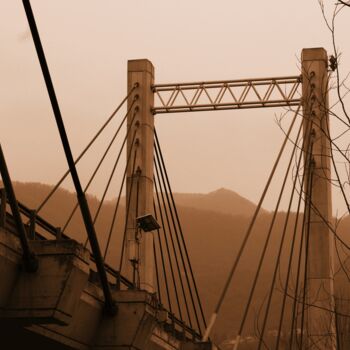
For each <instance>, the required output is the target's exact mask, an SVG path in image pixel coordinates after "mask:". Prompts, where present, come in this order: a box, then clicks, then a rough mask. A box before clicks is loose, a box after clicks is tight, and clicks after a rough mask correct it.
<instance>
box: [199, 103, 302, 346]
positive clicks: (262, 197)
mask: <svg viewBox="0 0 350 350" xmlns="http://www.w3.org/2000/svg"><path fill="white" fill-rule="evenodd" d="M300 107H301V105H298V108H297V109H296V111H295V114H294V117H293V120H292V122H291V125H290V127H289V129H288V132H287V134H286V137H285V139H284V141H283V144H282V146H281V149H280V151H279V153H278V156H277V159H276V161H275V164H274V166H273V168H272V171H271V173H270V176H269V178H268V180H267V183H266V185H265V188H264V191H263V193H262V195H261V198H260V200H259V203H258V205H257V207H256V209H255V212H254V215H253V217H252V219H251V222H250V224H249V227H248V229H247V231H246V234H245V236H244V239H243V242H242V243H241V246H240V249H239V251H238V254H237V257H236V259H235V260H234V263H233V266H232V268H231V270H230V273H229V275H228V278H227V280H226V283H225V286H224V289H223V291H222V292H221V294H220V297H219V300H218V303H217V305H216V307H215V310H214V312H213V314H212V316H211V318H210V322H209V325H208V327H207V329H206V330H205V333H204V336H203V341H207V340H208V337H209V334H210V331H211V329H212V328H213V326H214V324H215V321H216V318H217V315H218V313H219V311H220V309H221V305H222V303H223V301H224V298H225V296H226V293H227V290H228V288H229V286H230V283H231V280H232V277H233V275H234V273H235V271H236V268H237V265H238V263H239V261H240V259H241V256H242V254H243V251H244V248H245V246H246V243H247V241H248V238H249V236H250V234H251V232H252V229H253V226H254V224H255V221H256V218H257V216H258V214H259V211H260V209H261V206H262V203H263V201H264V199H265V195H266V193H267V190H268V189H269V187H270V184H271V181H272V178H273V176H274V174H275V171H276V168H277V166H278V164H279V161H280V159H281V156H282V153H283V151H284V148H285V146H286V144H287V141H288V139H289V135H290V133H291V131H292V129H293V126H294V123H295V121H296V118H297V115H298V112H299V109H300Z"/></svg>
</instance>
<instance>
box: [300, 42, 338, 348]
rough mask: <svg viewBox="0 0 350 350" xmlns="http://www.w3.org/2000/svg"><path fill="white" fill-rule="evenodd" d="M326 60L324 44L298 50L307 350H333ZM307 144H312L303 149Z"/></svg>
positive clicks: (334, 337) (331, 238)
mask: <svg viewBox="0 0 350 350" xmlns="http://www.w3.org/2000/svg"><path fill="white" fill-rule="evenodd" d="M327 61H328V59H327V52H326V51H325V50H324V49H323V48H312V49H304V50H303V51H302V75H303V92H302V99H303V113H304V128H303V129H304V138H305V143H304V144H305V146H304V150H305V171H306V174H309V173H310V172H312V174H313V175H312V182H311V184H312V186H308V181H307V180H306V181H305V184H304V186H305V191H306V197H307V198H309V199H310V201H309V202H308V208H307V210H306V211H305V215H306V217H307V218H308V217H310V221H308V219H306V220H305V225H306V227H305V228H306V230H305V232H309V245H308V246H309V248H308V268H307V298H306V302H307V305H306V308H305V309H306V310H307V320H306V334H305V337H306V340H305V341H304V344H305V346H308V349H324V350H326V349H327V350H329V349H336V333H335V315H334V313H333V311H334V293H333V271H334V269H333V240H334V237H333V235H332V232H331V231H330V229H329V226H328V225H327V222H329V223H330V224H331V225H332V223H331V221H332V201H331V182H330V178H331V168H330V141H329V137H328V134H329V116H328V90H327V89H328V72H327ZM310 142H311V144H312V148H311V151H310V152H307V148H308V145H309V144H310ZM309 150H310V148H309ZM307 153H309V154H307ZM310 153H311V154H310ZM308 210H310V213H308ZM308 229H309V231H308Z"/></svg>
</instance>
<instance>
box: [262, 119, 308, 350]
mask: <svg viewBox="0 0 350 350" xmlns="http://www.w3.org/2000/svg"><path fill="white" fill-rule="evenodd" d="M302 125H303V123H301V125H300V130H299V133H300V131H301V128H302ZM299 133H298V137H297V140H296V142H295V146H294V149H293V152H292V157H291V160H290V163H289V166H288V167H290V165H291V163H292V158H293V157H294V153H295V151H296V145H297V143H298V138H299ZM300 159H301V155H300ZM288 173H289V169H288ZM287 175H288V174H286V177H287ZM284 181H286V178H285V180H284ZM295 181H296V180H295ZM284 184H285V182H284ZM293 199H294V187H293V189H292V193H291V196H290V200H289V205H288V210H287V214H286V218H285V221H284V227H283V231H282V236H281V241H280V246H279V250H278V254H277V258H276V263H275V269H274V272H273V277H272V282H271V286H270V291H269V296H268V299H267V304H266V310H265V315H264V321H263V326H262V330H261V334H260V342H259V347H258V350H260V348H261V345H262V339H263V337H264V333H265V328H266V324H267V319H268V315H269V311H270V306H271V301H272V295H273V291H274V286H275V281H276V276H277V271H278V268H279V266H280V259H281V254H282V250H283V245H284V241H285V237H286V232H287V227H288V223H289V217H290V211H291V207H292V203H293ZM279 200H280V198H279Z"/></svg>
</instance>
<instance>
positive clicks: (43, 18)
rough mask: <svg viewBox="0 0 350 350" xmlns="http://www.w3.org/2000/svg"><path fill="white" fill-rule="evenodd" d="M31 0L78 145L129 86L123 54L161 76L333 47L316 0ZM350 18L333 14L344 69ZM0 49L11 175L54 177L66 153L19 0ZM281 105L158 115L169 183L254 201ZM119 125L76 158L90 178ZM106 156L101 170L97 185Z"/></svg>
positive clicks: (3, 11) (7, 17) (255, 67)
mask: <svg viewBox="0 0 350 350" xmlns="http://www.w3.org/2000/svg"><path fill="white" fill-rule="evenodd" d="M327 2H328V3H329V4H330V6H332V5H333V4H334V2H335V1H334V0H331V1H327ZM31 3H32V7H33V11H34V14H35V17H36V20H37V25H38V29H39V32H40V35H41V38H42V42H43V46H44V50H45V52H46V56H47V60H48V64H49V68H50V71H51V74H52V78H53V82H54V85H55V88H56V93H57V96H58V100H59V103H60V107H61V111H62V115H63V118H64V122H65V125H66V129H67V132H68V135H69V138H70V142H71V146H72V150H73V153H74V154H75V155H78V154H79V152H80V151H81V150H82V149H83V148H84V146H85V145H86V144H87V143H88V141H89V140H90V139H91V137H92V136H93V134H94V133H95V132H96V131H97V129H98V128H99V127H100V125H102V124H103V122H104V121H105V120H106V119H107V117H108V116H109V114H110V113H111V112H112V110H113V109H114V108H115V107H116V105H117V104H118V103H119V101H120V100H121V99H122V98H123V97H124V96H125V94H126V69H127V60H128V59H135V58H148V59H150V60H151V61H152V62H153V64H154V66H155V76H156V82H158V83H167V82H185V81H197V80H200V81H203V80H217V79H239V78H252V77H269V76H284V75H295V74H299V70H298V59H299V56H300V52H301V50H302V48H304V47H319V46H323V47H325V48H326V49H327V50H328V52H329V53H331V51H332V50H331V37H330V34H329V32H328V31H327V29H326V26H325V24H324V22H323V19H322V16H321V12H320V9H319V5H318V2H317V0H307V1H305V0H294V1H286V0H265V1H257V0H255V1H234V0H226V1H223V0H218V1H208V0H176V1H175V0H174V1H169V0H148V1H146V0H143V1H141V0H134V1H117V0H104V1H97V0H91V1H86V0H60V1H58V0H56V1H54V0H32V1H31ZM349 21H350V11H349V10H347V9H345V10H344V13H342V14H341V15H340V17H339V22H338V26H337V28H338V36H337V40H338V46H339V48H340V49H341V51H342V52H343V61H342V63H343V64H342V72H344V73H346V72H348V71H349V70H350V59H349V55H350V41H349V37H348V34H349V25H348V23H350V22H349ZM0 50H1V51H0V52H1V64H0V116H1V127H0V136H1V144H2V146H3V149H4V151H5V155H6V157H7V161H8V165H9V168H10V171H11V175H12V178H13V179H14V180H19V181H38V182H44V183H49V184H54V183H56V182H57V180H58V179H59V178H60V176H61V174H63V173H64V172H65V170H66V168H67V166H66V160H65V157H64V154H63V151H62V146H61V142H60V139H59V135H58V131H57V128H56V124H55V122H54V117H53V114H52V111H51V106H50V102H49V98H48V95H47V92H46V88H45V85H44V81H43V78H42V74H41V71H40V67H39V63H38V59H37V56H36V53H35V50H34V46H33V43H32V39H31V37H30V34H29V30H28V26H27V23H26V18H25V14H24V10H23V6H22V2H21V1H20V0H0ZM281 112H283V110H281V109H265V110H245V111H222V112H211V113H191V114H173V115H158V116H156V126H157V130H158V133H159V137H160V140H161V143H162V148H163V152H164V155H165V158H166V162H167V165H168V170H169V173H170V178H171V181H172V184H173V189H174V191H176V192H202V193H205V192H209V191H212V190H215V189H218V188H220V187H226V188H229V189H232V190H234V191H236V192H238V193H240V194H241V195H243V196H245V197H246V198H248V199H250V200H253V201H255V202H256V201H257V200H258V197H259V196H260V193H261V191H262V188H263V186H264V184H265V182H266V179H267V176H268V173H269V171H270V169H271V167H272V163H273V161H274V159H275V157H276V155H277V152H278V149H279V147H280V144H281V141H282V139H283V133H282V132H281V130H280V129H279V128H278V126H277V124H276V121H275V114H276V113H277V114H279V113H281ZM121 117H122V114H120V116H119V117H118V120H120V119H121ZM117 122H118V121H117V120H116V121H115V123H114V128H115V125H117V124H118V123H117ZM113 130H114V129H113V127H111V128H110V129H109V131H108V132H106V134H105V135H104V136H103V137H102V138H101V141H100V142H99V143H98V144H97V145H96V147H95V148H94V149H93V150H92V151H91V152H90V156H89V157H88V158H87V159H86V160H85V161H84V162H83V163H82V164H81V165H80V166H79V172H80V174H81V177H82V181H83V183H85V182H86V181H87V178H88V176H89V174H90V173H91V172H92V169H93V168H94V166H95V164H96V162H97V161H98V158H99V156H100V155H101V153H102V152H103V149H104V145H106V144H107V142H108V141H109V138H110V135H111V132H112V131H113ZM116 152H117V147H115V150H114V153H113V155H114V156H115V155H116ZM110 160H111V159H110ZM110 167H111V162H110V161H109V162H107V164H106V166H105V168H104V170H103V172H102V174H101V176H100V177H99V178H98V179H96V184H95V185H94V187H93V188H92V193H94V194H96V195H97V196H100V195H101V193H102V191H103V188H104V184H105V182H106V176H107V173H108V172H109V169H110ZM65 186H66V187H68V188H72V186H71V184H70V183H69V182H66V183H65ZM115 193H116V190H114V192H113V193H112V192H111V193H110V194H109V197H113V196H114V195H115ZM273 202H274V201H273V198H272V197H271V198H269V199H268V202H267V204H266V205H265V207H267V208H272V207H273Z"/></svg>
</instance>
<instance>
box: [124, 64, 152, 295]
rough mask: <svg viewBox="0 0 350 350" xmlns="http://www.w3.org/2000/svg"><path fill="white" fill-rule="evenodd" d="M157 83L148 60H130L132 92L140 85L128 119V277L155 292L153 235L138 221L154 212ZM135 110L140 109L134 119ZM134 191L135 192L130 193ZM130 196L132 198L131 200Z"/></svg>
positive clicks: (135, 93)
mask: <svg viewBox="0 0 350 350" xmlns="http://www.w3.org/2000/svg"><path fill="white" fill-rule="evenodd" d="M153 81H154V68H153V65H152V63H151V62H150V61H148V60H146V59H140V60H130V61H128V91H130V89H131V88H132V87H133V86H135V84H137V88H136V89H135V90H134V93H133V94H132V95H131V96H130V98H129V101H128V106H129V107H130V106H131V104H132V102H133V101H134V99H135V96H136V95H137V96H138V98H137V100H136V103H134V108H133V111H131V113H130V114H129V116H128V124H127V125H128V126H127V127H128V129H130V128H131V130H130V132H129V136H128V141H127V152H128V154H129V152H130V149H131V147H132V139H133V136H134V130H136V138H135V140H136V143H137V145H136V146H134V148H133V149H132V153H131V157H130V163H129V167H128V170H127V191H126V193H127V194H126V203H128V202H129V200H130V206H129V215H128V216H127V218H126V220H127V232H126V242H125V244H126V247H125V248H126V254H125V257H126V262H125V268H126V269H125V270H126V274H127V277H128V278H129V279H131V280H134V281H135V282H136V284H137V285H138V286H139V287H140V288H141V289H143V290H147V291H148V292H150V293H153V292H154V290H155V278H154V254H153V235H152V233H151V232H148V233H145V232H141V231H140V230H138V229H137V225H136V218H137V217H138V216H142V215H145V214H149V213H153V142H154V117H153V114H152V111H151V109H152V107H153V101H154V95H153V91H152V89H151V86H152V84H153ZM135 108H136V110H137V112H136V115H135V118H134V120H133V121H132V119H133V115H134V111H135ZM136 148H137V153H136V162H135V167H134V171H133V159H134V150H135V149H136ZM130 189H131V192H130ZM129 197H130V198H129Z"/></svg>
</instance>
